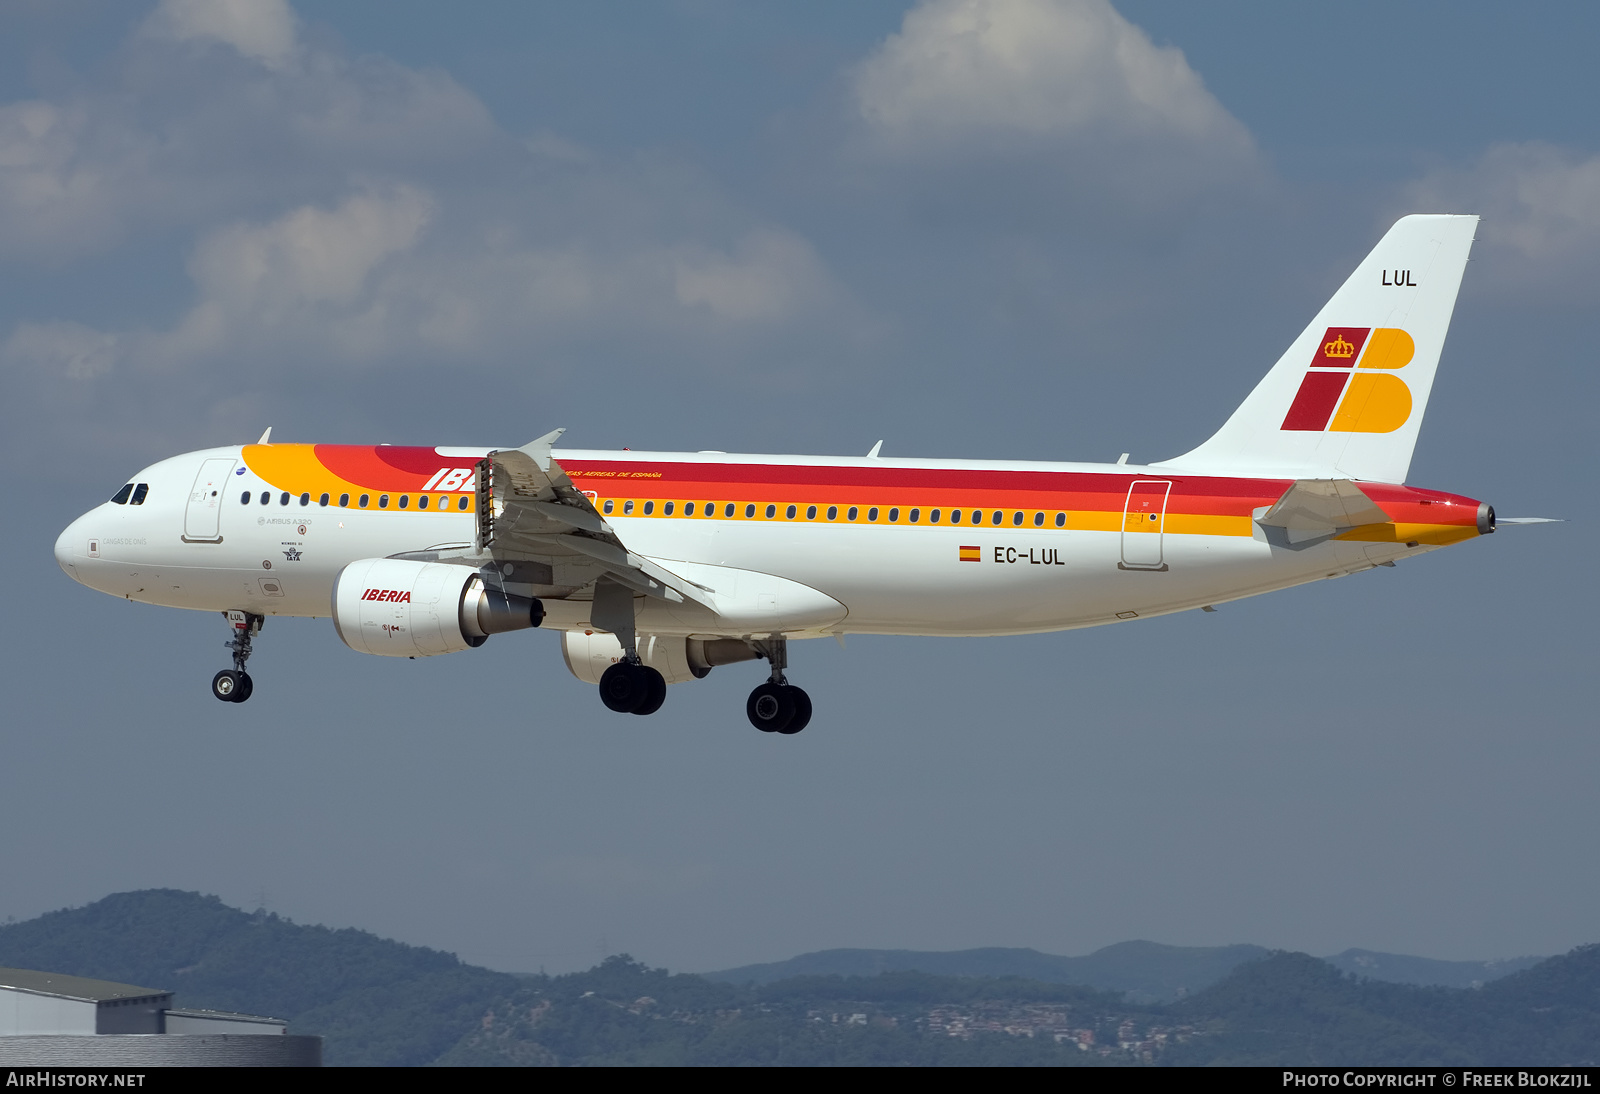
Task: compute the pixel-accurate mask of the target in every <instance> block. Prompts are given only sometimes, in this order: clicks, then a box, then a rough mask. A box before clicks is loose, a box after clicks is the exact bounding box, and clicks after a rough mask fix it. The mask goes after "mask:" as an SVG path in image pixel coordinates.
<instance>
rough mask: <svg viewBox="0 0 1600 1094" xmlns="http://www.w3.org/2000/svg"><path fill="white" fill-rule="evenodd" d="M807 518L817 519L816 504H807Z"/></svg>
mask: <svg viewBox="0 0 1600 1094" xmlns="http://www.w3.org/2000/svg"><path fill="white" fill-rule="evenodd" d="M806 519H807V520H816V519H817V507H816V506H815V505H808V506H806Z"/></svg>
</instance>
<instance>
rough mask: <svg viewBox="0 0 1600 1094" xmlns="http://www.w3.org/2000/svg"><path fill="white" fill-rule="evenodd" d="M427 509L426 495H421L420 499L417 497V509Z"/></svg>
mask: <svg viewBox="0 0 1600 1094" xmlns="http://www.w3.org/2000/svg"><path fill="white" fill-rule="evenodd" d="M427 507H428V495H426V494H423V495H422V496H421V497H419V498H418V499H417V508H418V509H426V508H427Z"/></svg>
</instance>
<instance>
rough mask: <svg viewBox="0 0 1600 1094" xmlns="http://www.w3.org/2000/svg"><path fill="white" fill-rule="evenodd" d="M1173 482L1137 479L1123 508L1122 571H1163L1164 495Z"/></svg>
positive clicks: (1169, 490) (1165, 512)
mask: <svg viewBox="0 0 1600 1094" xmlns="http://www.w3.org/2000/svg"><path fill="white" fill-rule="evenodd" d="M1171 490H1172V483H1171V482H1169V481H1166V480H1152V479H1136V480H1134V482H1133V483H1132V484H1130V485H1129V487H1128V500H1127V501H1126V503H1124V505H1123V508H1122V561H1121V562H1119V563H1117V568H1118V569H1121V570H1165V569H1166V568H1167V563H1166V560H1165V559H1164V558H1163V556H1162V541H1163V539H1164V538H1165V535H1166V524H1167V495H1168V493H1170V492H1171Z"/></svg>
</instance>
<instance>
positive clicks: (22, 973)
mask: <svg viewBox="0 0 1600 1094" xmlns="http://www.w3.org/2000/svg"><path fill="white" fill-rule="evenodd" d="M6 988H9V989H11V990H12V991H25V992H31V993H32V994H34V995H54V996H59V997H60V998H62V999H80V1000H82V1001H84V1002H86V1003H103V1002H108V1001H110V1000H114V999H149V998H154V997H158V996H170V995H171V994H172V993H171V992H170V991H163V990H162V989H160V988H139V987H135V986H134V985H132V984H118V983H116V982H115V981H112V980H92V979H90V978H89V977H87V976H64V975H62V974H61V973H59V972H35V971H34V970H32V969H0V989H6Z"/></svg>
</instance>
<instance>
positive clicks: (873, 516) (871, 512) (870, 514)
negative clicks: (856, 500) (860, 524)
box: [867, 505, 878, 520]
mask: <svg viewBox="0 0 1600 1094" xmlns="http://www.w3.org/2000/svg"><path fill="white" fill-rule="evenodd" d="M867 519H868V520H877V519H878V507H877V506H876V505H874V506H873V507H872V508H871V509H868V510H867Z"/></svg>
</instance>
